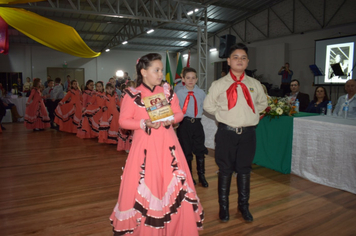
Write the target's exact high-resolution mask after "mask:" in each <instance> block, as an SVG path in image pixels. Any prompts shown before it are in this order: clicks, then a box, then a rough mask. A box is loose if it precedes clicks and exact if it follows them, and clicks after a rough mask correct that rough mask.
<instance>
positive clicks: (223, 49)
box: [219, 34, 236, 58]
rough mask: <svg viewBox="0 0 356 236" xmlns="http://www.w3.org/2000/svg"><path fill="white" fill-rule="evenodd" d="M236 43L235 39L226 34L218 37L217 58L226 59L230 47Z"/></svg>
mask: <svg viewBox="0 0 356 236" xmlns="http://www.w3.org/2000/svg"><path fill="white" fill-rule="evenodd" d="M235 43H236V37H235V36H233V35H231V34H227V35H224V36H221V37H220V47H219V57H220V58H228V57H229V50H230V47H231V46H232V45H234V44H235Z"/></svg>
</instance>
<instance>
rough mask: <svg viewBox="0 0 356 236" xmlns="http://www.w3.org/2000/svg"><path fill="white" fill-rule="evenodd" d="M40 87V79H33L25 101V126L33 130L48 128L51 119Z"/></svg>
mask: <svg viewBox="0 0 356 236" xmlns="http://www.w3.org/2000/svg"><path fill="white" fill-rule="evenodd" d="M40 88H41V80H40V79H38V78H36V79H34V81H33V88H32V90H31V94H30V96H29V97H28V100H27V102H26V113H25V126H26V128H27V129H33V130H34V131H37V130H44V129H45V128H49V127H50V121H51V120H50V118H49V116H48V112H47V109H46V106H45V105H44V102H43V97H42V94H41V91H40Z"/></svg>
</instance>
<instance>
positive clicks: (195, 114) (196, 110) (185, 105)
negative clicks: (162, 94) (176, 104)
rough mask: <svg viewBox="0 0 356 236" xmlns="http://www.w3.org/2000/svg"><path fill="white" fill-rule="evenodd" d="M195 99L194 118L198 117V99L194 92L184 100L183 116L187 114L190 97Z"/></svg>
mask: <svg viewBox="0 0 356 236" xmlns="http://www.w3.org/2000/svg"><path fill="white" fill-rule="evenodd" d="M191 96H192V97H193V98H194V117H197V115H198V103H197V99H196V98H195V96H194V92H193V91H189V92H188V95H187V97H186V98H185V100H184V105H183V110H182V111H183V114H185V113H186V112H187V108H188V104H189V99H190V97H191Z"/></svg>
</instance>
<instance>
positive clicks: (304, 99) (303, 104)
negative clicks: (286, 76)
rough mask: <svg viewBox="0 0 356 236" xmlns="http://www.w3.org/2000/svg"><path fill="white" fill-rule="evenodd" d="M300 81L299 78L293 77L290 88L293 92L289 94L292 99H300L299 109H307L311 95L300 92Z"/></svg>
mask: <svg viewBox="0 0 356 236" xmlns="http://www.w3.org/2000/svg"><path fill="white" fill-rule="evenodd" d="M299 85H300V84H299V81H298V80H297V79H293V80H292V81H291V82H290V90H291V91H292V92H291V93H289V94H287V96H289V97H290V99H291V101H295V100H296V99H298V101H299V111H305V109H307V107H308V105H309V102H310V100H309V95H308V94H306V93H301V92H299Z"/></svg>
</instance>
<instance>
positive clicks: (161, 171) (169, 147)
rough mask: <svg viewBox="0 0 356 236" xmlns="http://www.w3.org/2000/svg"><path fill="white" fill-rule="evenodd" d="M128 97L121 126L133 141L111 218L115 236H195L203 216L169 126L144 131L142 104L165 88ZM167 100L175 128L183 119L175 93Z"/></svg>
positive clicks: (142, 88) (140, 89)
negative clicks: (132, 133) (148, 97)
mask: <svg viewBox="0 0 356 236" xmlns="http://www.w3.org/2000/svg"><path fill="white" fill-rule="evenodd" d="M126 92H127V95H126V96H125V97H124V99H123V101H122V107H121V114H120V121H119V123H120V127H122V128H124V129H128V130H134V137H133V142H132V147H131V150H130V153H129V155H128V158H127V161H126V165H125V168H124V172H123V175H122V178H121V185H120V192H119V198H118V202H117V204H116V206H115V207H114V210H113V212H112V214H111V216H110V220H111V222H112V225H113V227H114V229H113V230H114V235H142V236H147V235H149V236H163V235H167V236H188V235H189V236H198V235H199V234H198V229H201V228H202V221H203V219H204V212H203V208H202V206H201V204H200V200H199V198H198V196H197V194H196V190H195V187H194V183H193V180H192V177H191V174H190V172H189V167H188V165H187V162H186V160H185V156H184V153H183V151H182V148H181V147H180V144H179V141H178V139H177V136H176V134H175V132H174V130H173V128H172V126H171V125H170V126H167V127H162V126H160V127H159V128H158V129H151V128H148V127H142V123H143V122H142V120H143V119H149V116H148V114H147V112H146V109H145V106H144V104H143V100H142V98H143V97H146V96H151V95H153V94H156V93H162V92H164V91H163V87H161V86H155V87H154V88H153V90H151V89H150V88H149V87H148V86H146V85H145V84H141V85H140V86H138V87H137V88H136V89H132V88H129V89H128V90H127V91H126ZM167 92H168V94H167ZM165 94H166V98H167V100H168V102H169V103H170V104H171V107H172V110H173V113H174V122H175V123H178V122H180V121H181V120H182V119H183V113H182V110H181V109H180V107H179V101H178V98H177V97H176V95H175V94H174V93H173V90H168V91H166V93H165Z"/></svg>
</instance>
